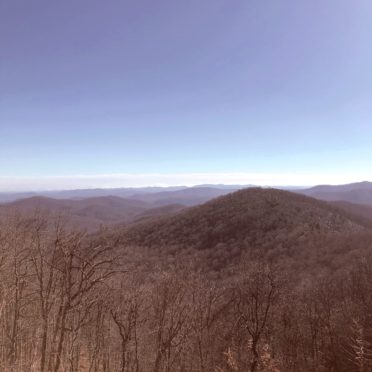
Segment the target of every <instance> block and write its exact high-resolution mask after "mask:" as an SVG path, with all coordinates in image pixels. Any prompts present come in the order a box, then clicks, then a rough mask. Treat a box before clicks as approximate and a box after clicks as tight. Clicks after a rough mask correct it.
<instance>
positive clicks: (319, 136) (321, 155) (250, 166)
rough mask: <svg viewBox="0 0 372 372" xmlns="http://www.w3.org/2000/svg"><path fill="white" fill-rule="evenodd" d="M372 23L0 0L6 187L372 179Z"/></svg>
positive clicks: (190, 6)
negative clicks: (113, 180) (83, 180)
mask: <svg viewBox="0 0 372 372" xmlns="http://www.w3.org/2000/svg"><path fill="white" fill-rule="evenodd" d="M371 20H372V3H371V1H370V0H353V1H350V0H311V1H308V0H298V1H293V0H279V1H268V0H236V1H235V0H187V1H186V0H184V1H180V0H166V1H164V0H159V1H153V0H147V1H144V0H105V1H102V0H100V1H98V0H63V1H50V0H33V1H30V0H1V1H0V63H1V64H0V68H1V70H0V190H1V189H12V187H13V185H14V187H18V188H20V186H19V182H20V181H19V180H18V181H17V179H19V178H22V179H23V181H22V182H23V186H24V187H25V188H27V187H31V188H32V187H34V186H33V184H32V182H34V181H35V179H36V178H39V180H40V179H45V180H44V181H43V182H44V184H43V185H44V186H45V187H46V188H48V187H54V186H55V185H54V186H53V185H52V184H50V185H48V179H47V177H55V176H58V177H61V179H62V178H63V177H68V178H69V179H70V181H71V179H73V178H74V177H77V176H79V177H80V176H89V177H93V178H94V181H92V185H91V186H99V185H101V184H100V182H99V181H97V180H98V179H99V178H100V177H101V175H106V177H108V176H109V175H115V176H114V177H118V176H116V175H118V174H121V175H127V176H131V177H132V176H133V175H134V174H137V175H141V177H143V176H144V175H149V174H152V175H154V174H167V175H171V174H182V175H184V176H185V175H187V174H191V173H192V174H194V175H195V174H209V173H214V174H218V175H221V177H220V178H221V182H229V180H231V181H237V180H238V178H234V177H232V176H231V175H232V174H240V175H241V177H242V182H245V181H247V182H255V181H257V182H260V180H261V179H260V178H259V177H258V178H257V177H256V179H255V176H254V175H257V174H262V175H263V177H266V178H267V180H268V181H267V183H268V184H270V183H271V184H278V183H283V182H285V183H297V184H302V183H318V182H322V181H325V182H332V181H334V182H335V183H337V182H339V181H340V182H341V181H343V180H345V181H348V180H349V179H350V180H353V179H355V180H356V181H357V180H361V179H372V21H371ZM245 174H246V175H247V177H246V178H244V175H245ZM224 175H226V176H225V178H224ZM229 175H230V176H229ZM278 175H286V176H285V177H284V178H280V177H279V178H277V176H278ZM296 175H297V176H296ZM310 175H311V176H310ZM123 177H124V176H123ZM185 177H186V176H185ZM190 177H191V176H190ZM229 177H230V178H229ZM270 177H271V178H270ZM286 177H287V178H286ZM296 177H297V178H296ZM332 177H333V178H332ZM93 178H91V179H93ZM217 178H218V177H217ZM266 178H265V179H266ZM312 179H313V180H314V182H311V180H312ZM32 180H33V181H32ZM190 180H191V178H190ZM199 180H201V181H202V180H204V179H198V181H199ZM208 180H209V179H208V177H207V178H206V179H205V181H208ZM213 180H214V179H213ZM17 182H18V183H17ZM27 182H30V184H29V185H27ZM125 182H126V180H125V179H123V183H124V184H125ZM146 182H147V183H161V180H160V179H159V180H157V179H155V178H149V179H148V180H147V181H146V180H143V181H141V182H138V184H143V183H146ZM178 182H180V179H176V178H175V179H174V181H172V180H169V179H167V184H168V183H178ZM190 182H191V181H190ZM93 183H94V184H93ZM191 183H192V182H191ZM132 184H136V182H135V181H133V180H132ZM66 185H67V184H66ZM68 185H69V186H71V187H73V186H74V182H70V183H69V184H68ZM105 185H108V186H110V184H109V183H107V184H105ZM115 185H117V184H115ZM39 186H40V185H39ZM62 186H63V182H62V181H61V187H62ZM76 186H79V183H78V182H77V181H76ZM40 187H41V186H40Z"/></svg>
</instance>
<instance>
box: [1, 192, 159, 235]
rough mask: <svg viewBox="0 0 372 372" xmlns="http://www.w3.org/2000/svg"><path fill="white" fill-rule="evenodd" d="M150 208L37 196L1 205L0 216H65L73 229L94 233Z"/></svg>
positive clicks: (102, 199) (99, 199)
mask: <svg viewBox="0 0 372 372" xmlns="http://www.w3.org/2000/svg"><path fill="white" fill-rule="evenodd" d="M151 207H152V206H151V205H148V204H147V203H145V202H143V201H138V200H131V199H129V200H128V199H122V198H119V197H113V196H109V197H97V198H89V199H83V200H70V199H52V198H46V197H39V196H35V197H31V198H27V199H21V200H17V201H15V202H12V203H7V204H3V205H0V216H1V215H2V216H5V215H6V214H9V213H11V212H13V211H16V212H18V213H21V214H23V215H32V214H33V213H35V211H40V212H43V213H47V214H50V215H62V216H66V217H68V220H69V224H70V225H71V226H74V227H81V228H87V229H89V230H94V229H96V228H97V227H99V226H100V225H101V224H111V223H117V222H127V221H131V220H133V219H134V218H136V216H137V215H141V214H142V213H143V212H144V211H146V210H148V209H150V208H151Z"/></svg>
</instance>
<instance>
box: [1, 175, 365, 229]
mask: <svg viewBox="0 0 372 372" xmlns="http://www.w3.org/2000/svg"><path fill="white" fill-rule="evenodd" d="M242 188H247V189H254V187H253V186H251V185H247V186H242V185H199V186H195V187H186V186H178V187H144V188H122V189H87V190H66V191H49V192H41V193H40V195H35V193H16V194H10V193H0V202H2V204H0V217H1V216H2V215H5V214H6V213H8V212H9V211H10V210H11V211H17V212H20V213H22V214H24V213H28V214H31V213H34V212H35V210H42V211H47V212H48V213H51V214H54V215H57V214H63V215H66V216H69V219H70V221H71V223H72V224H73V225H74V226H78V227H83V228H87V229H89V230H92V229H96V228H97V227H98V226H100V225H102V224H104V225H111V224H128V223H134V222H136V221H145V220H148V219H155V218H158V217H161V216H169V215H172V214H176V213H178V212H180V211H182V210H183V209H185V208H188V207H193V206H196V205H200V204H204V203H206V202H208V201H210V200H211V199H215V198H219V197H221V196H224V195H227V194H231V193H233V192H235V191H237V190H239V189H242ZM287 189H289V188H287ZM262 190H263V189H262ZM290 191H292V192H294V193H297V194H302V195H305V196H309V197H312V198H315V199H320V200H323V201H326V202H329V203H330V204H331V205H332V206H334V207H337V208H338V209H340V210H343V211H345V212H346V213H347V214H348V215H349V216H354V217H356V218H359V219H360V221H366V220H368V221H369V222H370V223H372V222H371V221H372V183H370V182H361V183H354V184H347V185H338V186H329V185H324V186H316V187H312V188H308V189H300V188H290ZM257 195H258V194H257Z"/></svg>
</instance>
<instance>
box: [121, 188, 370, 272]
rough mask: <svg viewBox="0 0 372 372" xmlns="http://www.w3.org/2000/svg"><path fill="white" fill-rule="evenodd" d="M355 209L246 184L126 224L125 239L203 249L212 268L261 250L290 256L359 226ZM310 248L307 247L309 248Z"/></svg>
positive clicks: (154, 245) (171, 249) (178, 248)
mask: <svg viewBox="0 0 372 372" xmlns="http://www.w3.org/2000/svg"><path fill="white" fill-rule="evenodd" d="M368 226H369V225H368V222H367V221H365V220H364V219H361V218H357V216H356V215H355V214H348V213H347V212H345V211H343V210H341V209H339V208H336V207H333V206H331V205H329V204H328V203H325V202H322V201H318V200H315V199H312V198H309V197H306V196H302V195H298V194H295V193H292V192H287V191H281V190H276V189H259V188H251V189H246V190H241V191H237V192H235V193H233V194H229V195H226V196H223V197H220V198H218V199H214V200H212V201H210V202H208V203H206V204H204V205H201V206H197V207H193V208H189V209H186V210H185V211H184V212H180V213H178V214H177V215H175V216H170V217H164V218H159V219H158V220H155V221H150V222H148V223H142V224H138V225H135V226H132V227H130V228H129V229H128V230H127V231H126V233H125V234H124V236H125V238H126V239H127V240H128V243H130V244H134V245H138V246H143V247H148V248H152V249H160V250H162V251H164V252H165V253H169V252H172V253H173V254H177V253H178V252H180V251H184V252H188V254H189V256H191V257H192V256H193V255H194V254H195V253H197V252H203V254H204V255H207V256H208V257H209V260H210V264H212V266H213V267H214V268H215V269H221V268H223V267H226V266H228V265H229V264H230V263H231V262H236V261H237V260H239V258H240V257H241V255H242V254H244V253H247V252H250V251H257V250H260V251H262V252H263V253H264V254H265V256H267V257H280V256H283V255H284V256H286V257H292V256H296V255H298V254H300V253H303V252H304V251H305V247H307V246H312V245H314V244H317V243H318V242H319V240H320V239H328V238H332V237H334V236H340V235H342V236H345V235H347V234H355V233H359V232H361V231H363V230H365V229H366V228H367V227H368ZM311 252H312V250H308V253H311Z"/></svg>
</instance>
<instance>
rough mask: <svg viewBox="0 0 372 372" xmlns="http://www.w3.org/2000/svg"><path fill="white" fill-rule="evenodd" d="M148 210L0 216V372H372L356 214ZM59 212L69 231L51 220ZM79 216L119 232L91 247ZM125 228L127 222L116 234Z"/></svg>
mask: <svg viewBox="0 0 372 372" xmlns="http://www.w3.org/2000/svg"><path fill="white" fill-rule="evenodd" d="M153 206H154V204H153V203H150V202H144V201H136V200H131V199H129V200H128V199H121V198H116V197H108V198H106V197H103V198H93V199H85V200H69V201H66V200H55V199H48V198H30V199H25V200H21V201H18V202H15V203H13V205H12V208H9V206H7V207H5V206H3V207H1V211H2V212H1V214H0V217H1V218H0V330H1V337H0V370H1V371H15V372H24V371H25V372H26V371H27V372H28V371H32V372H39V371H41V372H49V371H53V372H59V371H69V372H92V371H95V372H111V371H124V372H129V371H130V372H132V371H133V372H134V371H135V372H173V371H183V372H189V371H190V372H191V371H195V372H216V371H218V372H236V371H238V372H246V371H250V372H259V371H260V372H278V371H280V372H299V371H301V372H302V371H304V372H314V371H335V372H336V371H337V372H360V371H370V370H371V369H372V346H371V345H372V334H371V332H370V329H371V319H372V310H371V309H372V295H371V290H370V289H371V287H372V279H371V278H372V232H371V229H370V224H369V222H368V220H367V219H364V218H361V214H362V213H360V212H359V210H357V211H356V210H354V207H350V205H348V206H347V207H345V205H344V204H343V205H338V204H337V205H336V206H334V205H331V204H330V203H326V202H323V201H319V200H316V199H313V198H309V197H307V196H303V195H300V194H297V193H292V192H287V191H280V190H275V189H259V188H252V189H246V190H241V191H237V192H235V193H231V194H228V195H224V196H221V197H219V198H217V199H214V200H211V201H209V202H207V203H205V204H203V205H200V206H196V207H189V208H184V207H183V206H182V205H169V206H161V207H157V208H153ZM14 208H15V209H17V208H18V211H19V213H18V214H15V213H13V212H11V211H12V210H13V209H14ZM35 208H36V209H37V211H36V212H35ZM64 208H68V209H70V217H71V221H70V222H68V221H65V220H64V219H62V220H59V219H52V218H51V212H58V211H61V210H63V209H64ZM45 212H48V213H45ZM104 212H105V213H104ZM169 213H170V214H172V215H168V214H169ZM74 216H80V217H87V218H88V219H87V220H86V221H88V220H89V219H93V221H95V218H99V219H100V220H102V221H103V220H105V221H108V222H110V223H111V222H113V221H114V226H112V228H109V229H102V230H100V231H95V232H94V233H93V234H87V233H86V232H84V231H82V230H81V229H80V228H79V226H78V223H77V220H74V218H76V217H74ZM125 216H126V218H129V217H128V216H130V218H132V217H133V218H134V220H136V219H137V222H133V220H131V224H127V225H125V226H123V225H122V224H116V223H115V222H116V221H117V219H118V218H120V219H121V218H122V217H125ZM138 220H139V222H138ZM71 222H72V223H71Z"/></svg>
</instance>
